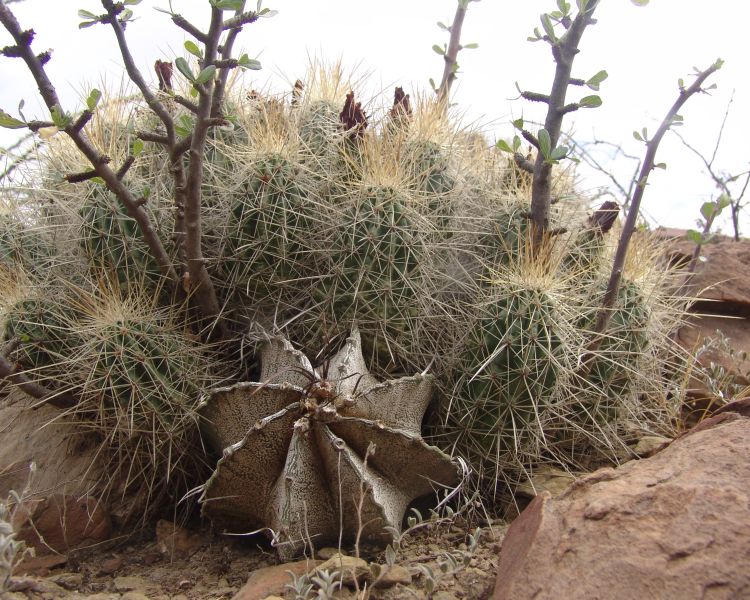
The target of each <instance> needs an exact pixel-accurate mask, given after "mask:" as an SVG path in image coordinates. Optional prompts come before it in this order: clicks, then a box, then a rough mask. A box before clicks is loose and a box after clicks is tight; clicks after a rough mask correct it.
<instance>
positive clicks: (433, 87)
mask: <svg viewBox="0 0 750 600" xmlns="http://www.w3.org/2000/svg"><path fill="white" fill-rule="evenodd" d="M429 82H430V87H431V88H432V91H433V92H437V86H436V85H435V80H434V79H433V78H432V77H430V79H429Z"/></svg>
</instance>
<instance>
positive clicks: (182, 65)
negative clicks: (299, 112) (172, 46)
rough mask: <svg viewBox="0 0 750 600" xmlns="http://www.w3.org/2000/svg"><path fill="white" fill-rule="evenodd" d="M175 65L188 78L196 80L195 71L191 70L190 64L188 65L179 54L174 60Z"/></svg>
mask: <svg viewBox="0 0 750 600" xmlns="http://www.w3.org/2000/svg"><path fill="white" fill-rule="evenodd" d="M174 66H175V67H177V70H178V71H179V72H180V73H182V74H183V75H184V76H185V77H186V78H187V79H188V80H190V81H195V75H193V72H192V71H191V70H190V65H188V62H187V61H186V60H185V59H184V58H182V57H181V56H178V57H177V58H176V59H175V61H174Z"/></svg>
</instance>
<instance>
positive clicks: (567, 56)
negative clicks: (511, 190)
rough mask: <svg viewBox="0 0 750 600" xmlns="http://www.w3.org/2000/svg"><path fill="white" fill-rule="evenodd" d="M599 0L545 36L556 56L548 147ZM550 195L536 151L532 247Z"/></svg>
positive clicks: (547, 166)
mask: <svg viewBox="0 0 750 600" xmlns="http://www.w3.org/2000/svg"><path fill="white" fill-rule="evenodd" d="M598 5H599V0H589V2H588V3H587V4H586V5H585V9H584V10H582V11H579V12H578V14H577V15H576V17H575V19H573V21H572V22H571V24H570V26H569V27H568V28H567V31H566V32H565V34H564V35H563V36H562V37H561V38H559V39H557V40H548V41H549V43H550V45H551V46H552V56H553V57H554V59H555V78H554V80H553V82H552V90H551V91H550V94H549V99H548V100H547V116H546V118H545V120H544V129H545V130H546V131H547V133H548V134H549V138H550V148H552V149H553V148H555V147H556V146H557V142H558V140H559V139H560V132H561V130H562V122H563V116H564V115H565V114H566V113H567V112H571V110H577V108H578V107H577V106H576V107H575V108H570V106H566V104H565V96H566V94H567V91H568V86H569V85H570V83H571V79H572V77H571V72H572V69H573V60H574V58H575V56H576V54H578V45H579V44H580V41H581V37H582V36H583V32H584V31H585V29H586V27H588V26H589V25H590V24H591V23H593V22H594V20H593V15H594V11H595V10H596V8H597V6H598ZM551 197H552V163H551V162H550V161H548V160H547V157H545V156H543V154H542V153H541V152H538V153H537V157H536V163H535V165H534V179H533V181H532V187H531V220H532V223H533V228H532V229H533V248H540V247H541V245H542V240H543V239H544V235H545V234H546V232H547V230H548V229H549V207H550V200H551Z"/></svg>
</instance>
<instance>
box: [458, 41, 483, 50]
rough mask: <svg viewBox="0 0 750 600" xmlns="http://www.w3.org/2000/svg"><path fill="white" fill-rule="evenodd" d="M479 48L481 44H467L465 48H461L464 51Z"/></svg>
mask: <svg viewBox="0 0 750 600" xmlns="http://www.w3.org/2000/svg"><path fill="white" fill-rule="evenodd" d="M477 48H479V44H477V43H474V42H472V43H471V44H466V45H464V46H461V49H462V50H475V49H477Z"/></svg>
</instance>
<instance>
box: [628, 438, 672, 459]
mask: <svg viewBox="0 0 750 600" xmlns="http://www.w3.org/2000/svg"><path fill="white" fill-rule="evenodd" d="M671 441H672V440H670V439H669V438H666V437H663V436H661V435H644V436H643V437H642V438H641V439H639V440H638V443H637V444H636V445H635V448H633V452H635V454H636V456H638V457H640V458H648V457H649V456H653V455H654V454H656V453H657V452H658V451H659V450H661V449H662V448H664V447H666V446H667V444H669V442H671Z"/></svg>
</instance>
